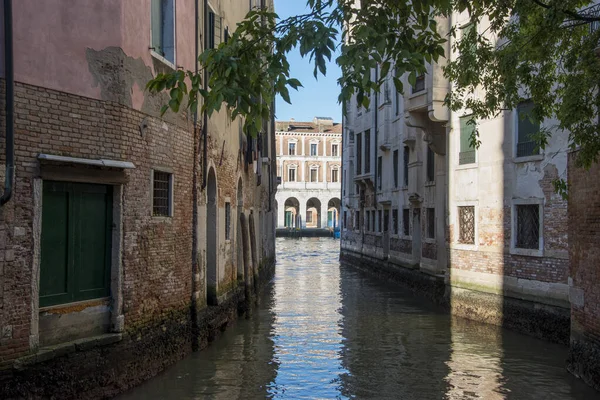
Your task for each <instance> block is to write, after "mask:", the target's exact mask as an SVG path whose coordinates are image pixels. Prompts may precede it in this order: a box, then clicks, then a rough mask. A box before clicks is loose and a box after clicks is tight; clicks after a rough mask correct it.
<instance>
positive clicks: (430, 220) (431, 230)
mask: <svg viewBox="0 0 600 400" xmlns="http://www.w3.org/2000/svg"><path fill="white" fill-rule="evenodd" d="M427 238H428V239H434V238H435V208H428V209H427Z"/></svg>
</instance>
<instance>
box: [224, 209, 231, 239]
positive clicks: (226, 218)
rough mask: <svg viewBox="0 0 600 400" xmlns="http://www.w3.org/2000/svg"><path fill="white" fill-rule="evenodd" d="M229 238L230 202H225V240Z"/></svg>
mask: <svg viewBox="0 0 600 400" xmlns="http://www.w3.org/2000/svg"><path fill="white" fill-rule="evenodd" d="M230 239H231V203H229V202H226V203H225V240H230Z"/></svg>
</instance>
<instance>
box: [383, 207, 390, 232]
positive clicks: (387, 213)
mask: <svg viewBox="0 0 600 400" xmlns="http://www.w3.org/2000/svg"><path fill="white" fill-rule="evenodd" d="M389 230H390V210H384V211H383V231H384V232H387V231H389Z"/></svg>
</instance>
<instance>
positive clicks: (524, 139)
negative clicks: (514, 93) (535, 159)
mask: <svg viewBox="0 0 600 400" xmlns="http://www.w3.org/2000/svg"><path fill="white" fill-rule="evenodd" d="M532 111H533V102H532V101H531V100H527V101H524V102H521V103H520V104H519V105H518V106H517V119H518V120H517V157H527V156H532V155H534V154H539V150H538V149H537V145H536V141H535V135H536V134H537V133H538V132H539V131H540V124H539V123H538V122H534V121H533V120H532V119H533V116H532Z"/></svg>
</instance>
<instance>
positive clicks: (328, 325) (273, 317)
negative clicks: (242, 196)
mask: <svg viewBox="0 0 600 400" xmlns="http://www.w3.org/2000/svg"><path fill="white" fill-rule="evenodd" d="M277 251H278V256H277V257H278V259H277V270H276V274H275V278H274V280H273V282H272V283H271V285H269V287H268V288H267V290H266V292H265V293H264V295H263V296H262V298H261V303H260V306H259V308H258V309H257V310H255V311H254V313H253V315H252V317H251V318H249V319H242V320H239V321H238V322H237V323H236V324H235V325H234V326H232V327H230V328H229V329H228V330H227V332H225V333H224V334H223V336H222V337H220V338H219V339H218V340H217V341H215V342H214V343H212V344H211V346H209V348H207V349H206V350H204V351H202V352H199V353H195V354H193V355H191V356H189V357H188V358H186V359H184V360H183V361H181V362H179V363H178V364H177V365H175V366H173V367H172V368H170V369H168V370H167V371H165V372H164V373H163V374H161V375H159V376H158V377H156V378H154V379H152V380H151V381H149V382H146V383H145V384H143V385H142V386H140V387H137V388H135V389H134V390H132V391H131V392H128V393H126V394H125V395H123V396H121V397H120V399H121V400H129V399H204V398H209V399H210V398H214V399H262V398H281V399H284V398H285V399H336V398H358V399H486V400H487V399H594V398H598V397H599V393H598V392H595V391H593V390H592V389H590V388H589V387H587V386H586V385H584V384H583V383H581V382H580V381H578V380H577V379H575V378H573V377H572V376H571V375H569V374H568V373H567V371H566V370H565V358H566V355H567V351H566V348H565V347H563V346H558V345H554V344H551V343H547V342H544V341H540V340H536V339H533V338H531V337H528V336H524V335H520V334H517V333H514V332H510V331H507V330H502V329H498V328H496V327H491V326H486V325H481V324H477V323H474V322H471V321H466V320H462V319H458V318H452V317H451V316H449V315H447V314H446V313H444V312H442V311H441V310H439V309H437V308H436V307H435V306H433V305H431V304H430V303H429V302H428V301H426V300H424V299H421V298H419V297H418V296H416V295H415V294H413V293H412V292H408V291H405V290H403V289H401V288H398V285H396V284H393V283H390V282H382V281H380V280H377V279H376V278H373V277H371V276H369V275H366V274H364V273H362V272H359V271H357V270H355V269H353V268H351V267H348V266H344V265H340V263H339V261H338V255H339V241H338V240H333V239H301V240H298V239H278V241H277Z"/></svg>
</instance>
